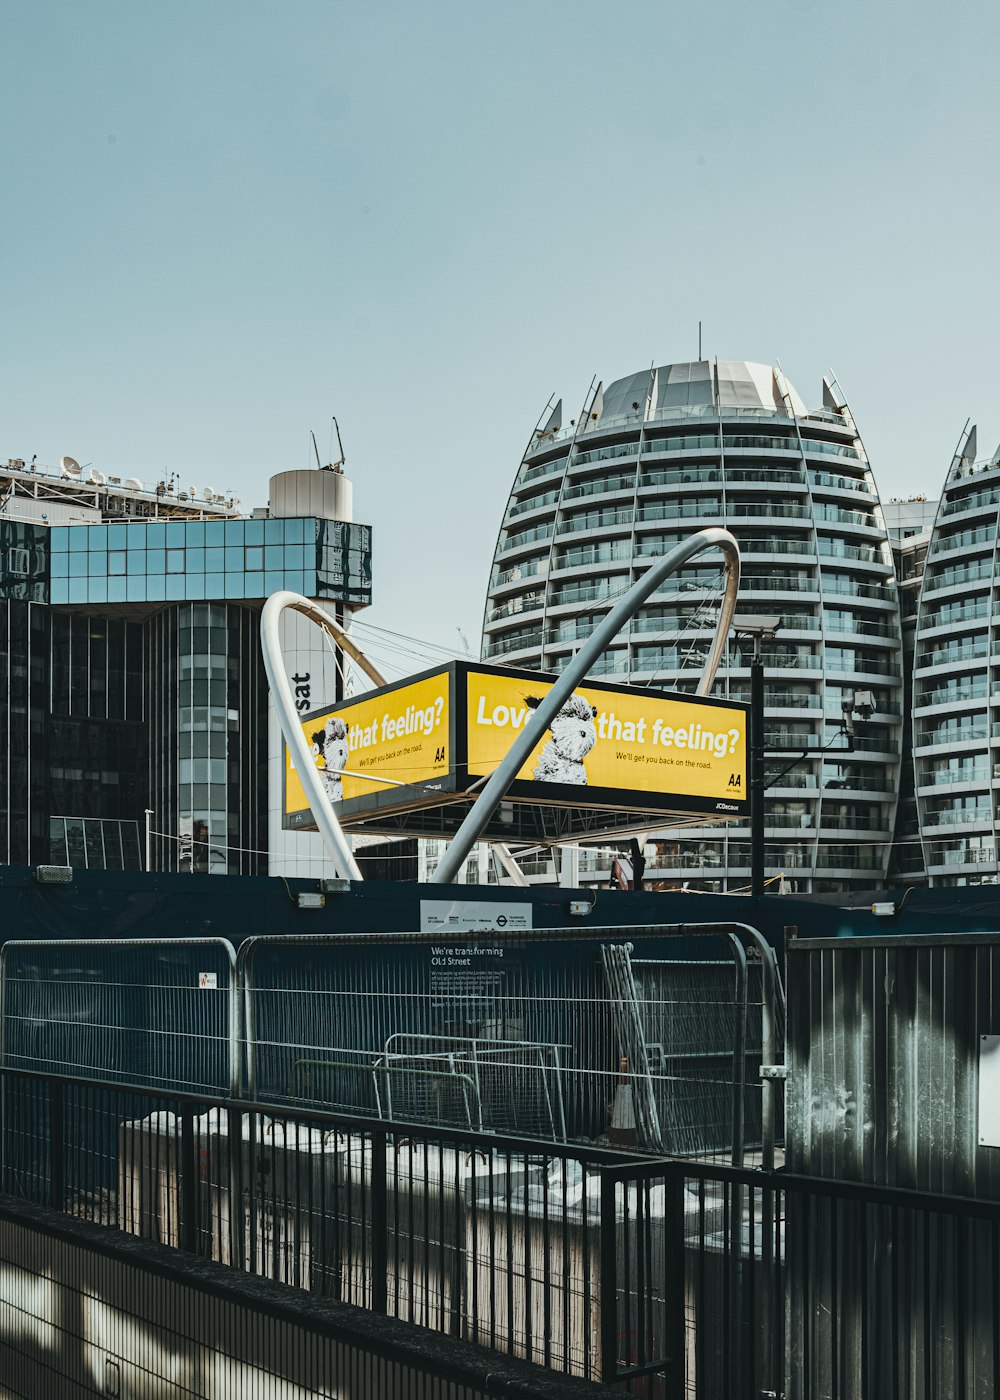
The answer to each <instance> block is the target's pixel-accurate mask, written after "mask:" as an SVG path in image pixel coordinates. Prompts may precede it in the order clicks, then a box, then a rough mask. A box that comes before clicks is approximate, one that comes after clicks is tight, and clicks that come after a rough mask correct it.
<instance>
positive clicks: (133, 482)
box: [125, 476, 142, 491]
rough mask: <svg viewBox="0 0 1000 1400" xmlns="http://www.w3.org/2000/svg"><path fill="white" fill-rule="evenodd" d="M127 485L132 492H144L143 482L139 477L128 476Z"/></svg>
mask: <svg viewBox="0 0 1000 1400" xmlns="http://www.w3.org/2000/svg"><path fill="white" fill-rule="evenodd" d="M125 485H126V486H127V487H128V488H129V490H130V491H141V490H142V482H141V481H140V480H139V478H138V477H137V476H127V477H126V478H125Z"/></svg>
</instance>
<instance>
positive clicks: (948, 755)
mask: <svg viewBox="0 0 1000 1400" xmlns="http://www.w3.org/2000/svg"><path fill="white" fill-rule="evenodd" d="M975 452H976V436H975V428H972V429H971V430H970V431H966V432H964V433H963V436H962V439H961V440H960V442H959V447H958V451H957V452H956V453H955V456H954V459H953V460H952V464H951V468H950V470H949V472H948V477H947V480H946V482H945V488H944V492H943V494H942V496H941V500H940V502H939V504H938V509H937V514H936V518H935V521H934V526H933V529H932V530H931V532H930V539H929V542H928V543H927V544H926V545H925V546H924V547H923V548H922V549H921V551H920V557H919V564H920V566H921V567H922V577H921V578H920V580H919V582H920V592H919V604H918V607H917V609H916V619H915V629H914V639H913V781H914V784H915V789H916V807H917V818H918V823H919V832H920V841H921V844H922V848H923V863H924V867H925V869H926V872H927V875H928V878H929V880H930V883H931V884H933V885H950V884H968V883H973V882H975V883H981V882H983V880H984V879H985V880H986V881H988V882H989V883H996V882H997V880H998V879H1000V852H998V846H997V829H998V825H1000V796H998V789H997V782H996V780H997V778H998V777H1000V761H998V749H997V747H996V745H997V742H998V739H1000V638H998V636H997V632H996V628H995V627H993V626H991V625H990V619H991V618H992V617H995V616H996V612H997V608H998V599H1000V565H998V562H997V554H996V541H997V535H998V525H1000V449H998V451H997V452H996V453H994V455H993V457H992V458H991V459H990V460H989V461H988V462H977V461H976V460H975Z"/></svg>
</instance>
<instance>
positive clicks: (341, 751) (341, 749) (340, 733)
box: [312, 715, 350, 802]
mask: <svg viewBox="0 0 1000 1400" xmlns="http://www.w3.org/2000/svg"><path fill="white" fill-rule="evenodd" d="M349 728H350V725H348V724H345V722H344V721H343V720H342V719H341V718H340V717H339V716H338V715H331V716H330V718H329V719H328V720H327V722H326V724H324V726H323V728H322V729H318V730H317V731H316V733H315V734H314V735H313V736H312V752H313V758H314V759H315V761H316V767H317V768H319V771H320V777H321V778H322V779H323V787H324V789H325V791H326V795H327V797H328V798H329V799H330V801H331V802H342V801H343V800H344V783H343V777H342V775H343V771H344V769H345V768H346V767H347V753H348V748H347V731H348V729H349ZM321 760H322V764H323V766H322V767H321V768H320V761H321Z"/></svg>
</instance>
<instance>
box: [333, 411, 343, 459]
mask: <svg viewBox="0 0 1000 1400" xmlns="http://www.w3.org/2000/svg"><path fill="white" fill-rule="evenodd" d="M333 426H334V428H336V430H337V451H338V452H339V453H340V456H339V457H338V458H337V460H336V461H335V462H334V463H333V470H334V471H335V472H342V471H343V470H344V462H345V461H346V458H345V457H344V444H343V443H342V442H341V440H340V424H339V423H338V422H337V420H336V418H334V420H333Z"/></svg>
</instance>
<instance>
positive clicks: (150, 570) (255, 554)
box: [0, 474, 372, 874]
mask: <svg viewBox="0 0 1000 1400" xmlns="http://www.w3.org/2000/svg"><path fill="white" fill-rule="evenodd" d="M304 475H305V474H304ZM15 484H16V483H15ZM42 484H43V485H44V488H45V494H44V496H43V497H41V498H36V503H35V504H33V505H32V506H30V507H28V508H27V509H28V510H31V511H34V512H36V513H38V512H41V511H43V510H44V511H51V514H52V517H53V520H59V519H60V518H61V519H66V518H67V516H69V518H70V519H72V515H71V514H70V512H71V511H76V512H77V514H79V513H80V511H81V510H82V509H83V507H81V506H80V504H79V502H77V501H74V499H73V494H72V493H73V490H74V485H73V484H72V483H69V484H67V485H66V486H65V489H66V491H67V493H68V494H69V500H70V503H69V505H67V504H66V503H61V502H60V501H59V489H60V486H61V483H59V482H58V479H57V480H56V483H55V484H53V482H51V481H45V482H44V483H42ZM305 484H306V486H310V485H312V484H314V483H311V482H308V481H307V482H306V483H305ZM324 484H326V482H325V479H324ZM307 494H308V493H307ZM320 496H322V493H320ZM39 499H40V500H43V501H45V502H51V503H52V504H51V505H48V504H39V503H38V500H39ZM324 500H325V498H323V499H320V500H318V501H317V502H312V501H311V502H310V505H309V506H308V509H311V510H322V508H323V504H324ZM129 508H130V502H129V498H128V497H127V495H126V494H124V493H122V492H121V491H119V492H118V493H117V495H116V496H115V507H114V509H115V512H116V513H117V511H119V510H122V509H126V510H127V509H129ZM88 509H92V508H91V507H88ZM60 512H62V515H61V516H60ZM44 518H45V517H44V516H42V519H43V520H44ZM371 550H372V543H371V529H370V527H369V526H367V525H360V524H355V523H354V522H352V521H345V520H339V519H332V518H325V517H323V516H322V515H320V514H306V515H301V516H300V515H284V516H281V517H280V518H271V517H266V518H252V519H234V518H222V519H218V518H217V519H204V518H197V513H196V512H195V511H192V512H191V516H190V518H173V519H154V518H144V519H131V520H117V519H114V518H112V519H108V518H105V519H103V520H99V519H98V520H96V521H95V523H86V524H82V523H80V524H78V523H67V524H62V523H53V524H51V525H49V524H47V523H38V522H37V520H35V519H32V520H27V521H16V520H9V519H0V861H2V862H6V863H9V864H37V863H44V862H53V863H55V864H66V863H68V864H70V865H74V866H80V867H91V868H98V867H100V868H109V869H134V868H139V867H140V865H141V864H142V863H143V861H144V850H143V849H142V833H143V832H144V827H145V813H146V811H147V810H149V811H151V812H152V821H151V827H150V830H151V841H152V856H153V859H152V865H153V868H154V869H160V870H182V871H184V870H187V871H206V872H221V871H227V872H229V873H233V874H261V873H264V872H265V871H266V870H267V868H268V864H267V862H268V851H267V846H268V703H269V697H268V691H267V683H266V678H265V675H264V668H263V662H262V659H261V654H260V641H259V626H260V608H261V605H262V603H263V601H264V600H265V599H266V598H267V597H268V596H269V595H270V594H272V593H274V592H277V591H279V590H283V589H288V590H290V591H292V592H295V593H301V594H304V595H306V596H307V597H311V598H319V599H328V600H330V602H331V603H335V604H337V605H338V606H337V608H336V611H337V615H338V617H340V618H341V620H343V615H344V612H345V610H349V609H351V608H352V607H360V606H364V605H365V604H367V603H369V602H370V601H371V592H372V589H371Z"/></svg>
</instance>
